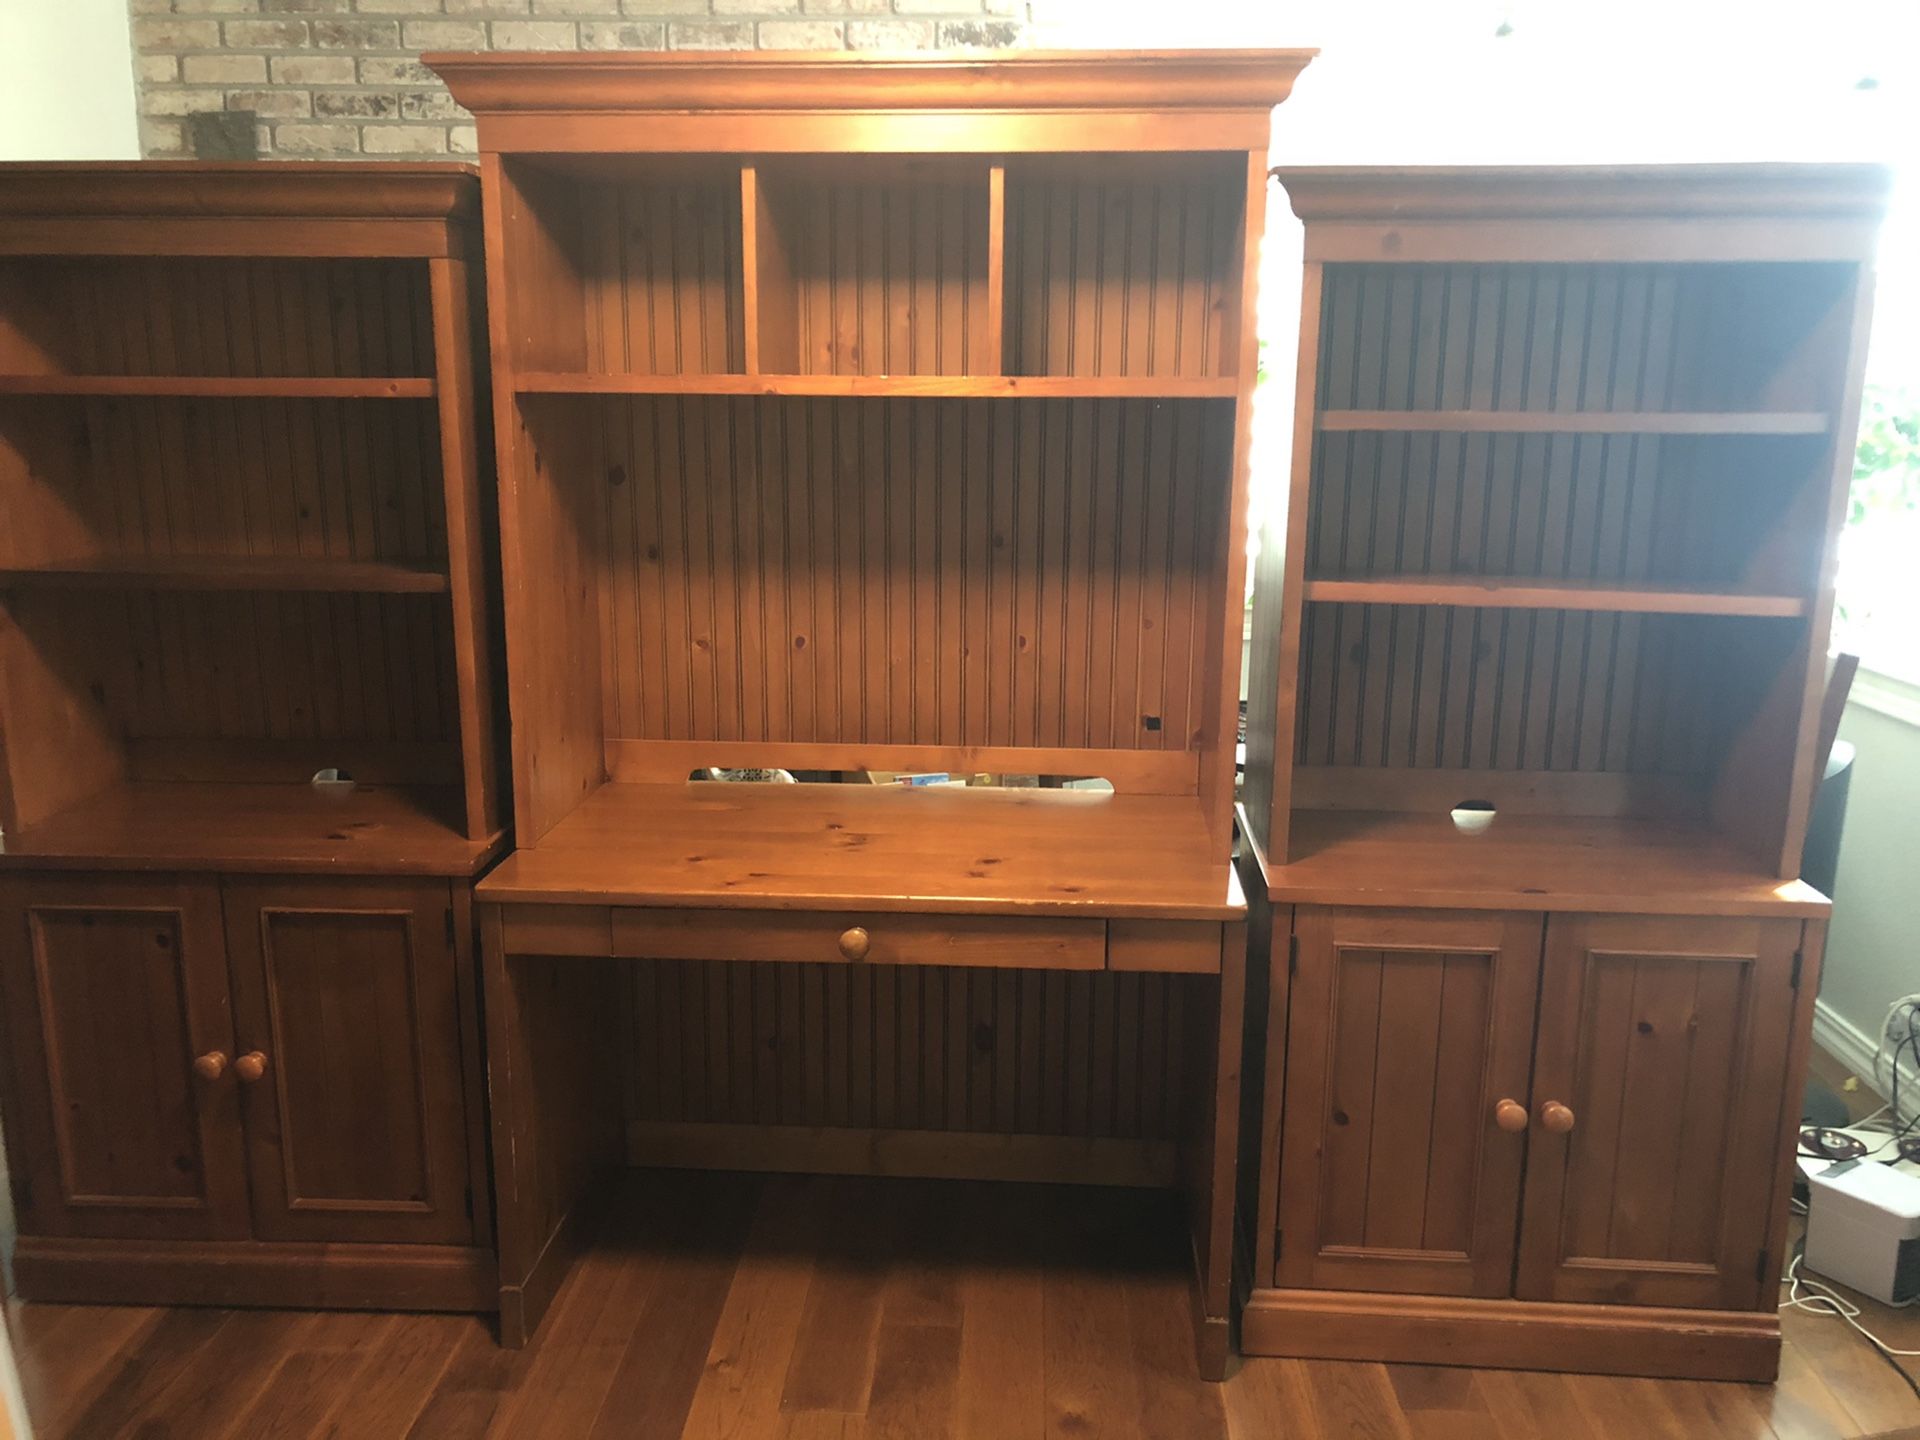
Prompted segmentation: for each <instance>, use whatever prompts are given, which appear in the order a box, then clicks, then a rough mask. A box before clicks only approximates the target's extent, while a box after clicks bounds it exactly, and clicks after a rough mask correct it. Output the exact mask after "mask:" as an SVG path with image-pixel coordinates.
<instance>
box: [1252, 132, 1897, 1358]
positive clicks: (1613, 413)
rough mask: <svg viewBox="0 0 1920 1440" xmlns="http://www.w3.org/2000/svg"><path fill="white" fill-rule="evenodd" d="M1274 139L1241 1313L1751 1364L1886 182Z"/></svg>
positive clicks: (1816, 949) (1784, 1176)
mask: <svg viewBox="0 0 1920 1440" xmlns="http://www.w3.org/2000/svg"><path fill="white" fill-rule="evenodd" d="M1278 174H1279V178H1280V181H1281V184H1282V185H1283V187H1284V188H1285V189H1286V190H1287V193H1288V195H1289V198H1290V199H1291V200H1292V202H1293V205H1294V208H1295V209H1296V211H1297V212H1298V213H1299V214H1300V216H1301V217H1302V219H1303V220H1304V221H1305V222H1306V256H1307V267H1306V273H1305V287H1304V296H1303V300H1304V303H1303V308H1302V315H1301V343H1300V352H1299V372H1298V377H1299V378H1298V390H1297V397H1298V398H1297V405H1296V414H1295V446H1294V454H1293V467H1292V476H1291V493H1290V496H1289V500H1288V503H1287V505H1286V507H1285V511H1284V522H1283V523H1276V524H1275V525H1273V526H1272V527H1271V528H1270V530H1269V532H1268V533H1267V534H1266V535H1264V536H1263V543H1262V551H1261V557H1260V560H1259V561H1258V564H1257V567H1256V587H1255V600H1254V637H1253V656H1254V662H1253V674H1252V676H1251V680H1250V705H1249V719H1248V766H1247V782H1246V787H1245V792H1244V799H1243V807H1242V824H1243V828H1244V830H1245V833H1246V835H1247V837H1248V841H1249V848H1248V853H1247V856H1246V859H1245V863H1244V866H1243V874H1244V878H1245V879H1246V881H1247V886H1248V889H1249V891H1250V920H1249V925H1250V931H1251V932H1252V934H1253V936H1254V953H1253V958H1252V960H1251V961H1250V971H1249V988H1250V993H1252V994H1253V995H1255V996H1256V997H1257V998H1256V1003H1259V1002H1260V1001H1261V1000H1264V1002H1265V1006H1266V1010H1267V1015H1268V1020H1267V1024H1266V1027H1265V1042H1266V1046H1267V1050H1266V1054H1265V1057H1264V1063H1263V1064H1262V1065H1261V1066H1260V1067H1259V1069H1260V1071H1261V1075H1262V1082H1263V1083H1262V1084H1261V1085H1260V1087H1259V1093H1260V1095H1261V1099H1262V1103H1263V1108H1264V1121H1263V1125H1262V1127H1261V1130H1260V1132H1259V1133H1260V1135H1261V1136H1262V1137H1263V1139H1262V1145H1263V1154H1262V1156H1261V1159H1260V1163H1259V1184H1258V1186H1257V1189H1253V1190H1250V1192H1249V1196H1248V1208H1249V1211H1250V1213H1251V1214H1252V1215H1253V1217H1254V1219H1253V1227H1252V1228H1253V1232H1254V1239H1255V1245H1254V1251H1255V1254H1254V1292H1253V1298H1252V1301H1251V1303H1250V1306H1249V1309H1248V1311H1247V1314H1246V1319H1245V1328H1244V1335H1245V1344H1246V1346H1247V1348H1248V1349H1250V1350H1252V1351H1255V1352H1257V1353H1277V1354H1298V1355H1325V1356H1337V1357H1342V1358H1371V1359H1387V1360H1403V1361H1416V1362H1418V1361H1433V1360H1450V1361H1455V1362H1458V1363H1471V1364H1490V1365H1522V1366H1547V1367H1552V1368H1568V1367H1571V1368H1581V1369H1594V1370H1602V1371H1606V1370H1613V1371H1622V1372H1625V1373H1644V1374H1682V1375H1696V1376H1701V1377H1717V1378H1738V1379H1764V1378H1770V1377H1771V1375H1772V1373H1773V1369H1774V1366H1775V1363H1776V1361H1777V1357H1778V1335H1779V1331H1778V1319H1777V1316H1776V1314H1775V1312H1774V1309H1773V1298H1774V1297H1773V1281H1774V1279H1775V1278H1776V1277H1777V1276H1778V1274H1779V1270H1780V1267H1781V1264H1782V1262H1783V1260H1784V1258H1785V1246H1784V1235H1783V1229H1782V1227H1783V1225H1784V1217H1785V1208H1786V1207H1785V1195H1786V1188H1785V1187H1786V1185H1787V1182H1788V1179H1789V1176H1788V1168H1787V1167H1788V1165H1789V1164H1790V1157H1791V1153H1792V1149H1793V1146H1792V1143H1791V1136H1792V1133H1793V1126H1794V1124H1795V1121H1796V1119H1797V1116H1798V1108H1797V1098H1798V1084H1799V1077H1800V1075H1801V1074H1802V1070H1803V1066H1804V1060H1805V1055H1806V1050H1807V1045H1808V1035H1809V1027H1810V1024H1811V1007H1812V997H1813V993H1814V989H1815V986H1816V983H1817V974H1818V963H1819V957H1820V952H1821V946H1822V942H1823V938H1824V932H1825V917H1826V914H1827V911H1828V906H1827V902H1826V900H1825V898H1824V897H1823V896H1820V895H1818V894H1817V893H1815V892H1814V891H1813V890H1811V889H1810V888H1809V887H1807V886H1806V885H1805V884H1803V883H1801V882H1800V881H1799V880H1798V879H1797V878H1796V877H1797V876H1798V873H1799V866H1800V854H1801V848H1802V845H1803V842H1804V837H1805V829H1806V817H1807V810H1808V806H1809V803H1810V801H1811V798H1812V793H1813V788H1814V783H1815V780H1816V778H1817V775H1818V773H1819V769H1820V765H1821V763H1822V757H1820V756H1817V755H1816V754H1815V750H1816V748H1817V745H1816V734H1817V721H1818V717H1819V714H1820V707H1821V703H1822V700H1823V698H1824V696H1823V690H1824V683H1825V673H1826V667H1825V661H1826V650H1827V639H1828V628H1829V621H1830V617H1831V612H1832V603H1833V600H1832V586H1833V569H1832V566H1833V555H1834V542H1835V539H1836V536H1837V531H1838V526H1839V523H1840V520H1841V518H1842V516H1843V514H1844V509H1845V497H1846V487H1847V483H1848V480H1849V478H1850V476H1851V468H1852V467H1851V455H1852V437H1853V433H1854V428H1855V425H1856V423H1857V410H1858V398H1859V385H1860V376H1861V370H1862V364H1863V361H1864V357H1865V350H1866V315H1867V302H1868V297H1869V294H1870V285H1871V281H1870V261H1871V256H1872V253H1873V243H1874V231H1875V226H1876V224H1877V221H1878V216H1879V213H1880V210H1881V208H1882V207H1883V205H1884V196H1885V176H1884V175H1883V174H1882V173H1880V172H1877V171H1874V170H1871V169H1867V168H1861V167H1844V166H1843V167H1811V166H1809V167H1795V166H1728V167H1675V168H1668V169H1647V170H1622V171H1605V170H1572V171H1553V170H1537V171H1529V170H1437V171H1436V170H1429V171H1384V170H1353V171H1343V170H1291V171H1281V172H1278ZM1465 801H1481V802H1492V803H1493V804H1494V805H1495V806H1496V807H1497V814H1496V817H1495V818H1494V820H1493V823H1492V826H1491V828H1490V829H1489V830H1487V831H1486V833H1484V834H1474V833H1466V832H1464V831H1463V830H1462V829H1461V828H1459V827H1456V825H1455V824H1454V823H1453V822H1452V820H1451V819H1450V818H1449V811H1450V810H1451V809H1452V808H1453V807H1454V806H1456V805H1458V804H1461V803H1462V802H1465ZM1252 1068H1253V1067H1252V1066H1251V1065H1250V1069H1252ZM1652 1077H1658V1080H1657V1083H1656V1081H1655V1080H1654V1079H1653V1078H1652ZM1675 1096H1680V1097H1683V1098H1682V1100H1681V1101H1680V1103H1678V1104H1676V1103H1675V1101H1674V1097H1675ZM1436 1097H1438V1098H1437V1099H1436ZM1383 1154H1391V1155H1393V1156H1394V1157H1395V1160H1394V1166H1393V1169H1392V1171H1391V1172H1390V1173H1391V1174H1392V1175H1393V1177H1394V1179H1393V1182H1392V1184H1391V1186H1389V1187H1382V1186H1381V1185H1380V1184H1379V1183H1378V1182H1377V1181H1376V1180H1369V1178H1368V1173H1369V1172H1368V1169H1367V1159H1368V1156H1369V1155H1375V1156H1378V1155H1383ZM1375 1168H1376V1170H1377V1166H1376V1167H1375Z"/></svg>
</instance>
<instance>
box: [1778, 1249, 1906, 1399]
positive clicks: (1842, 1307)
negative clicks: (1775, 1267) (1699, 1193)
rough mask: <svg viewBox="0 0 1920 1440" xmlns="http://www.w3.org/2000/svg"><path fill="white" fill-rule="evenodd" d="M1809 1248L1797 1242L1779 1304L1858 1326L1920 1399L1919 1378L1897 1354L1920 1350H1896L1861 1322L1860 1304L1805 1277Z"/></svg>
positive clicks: (1782, 1279) (1902, 1355)
mask: <svg viewBox="0 0 1920 1440" xmlns="http://www.w3.org/2000/svg"><path fill="white" fill-rule="evenodd" d="M1806 1251H1807V1247H1806V1243H1805V1242H1804V1241H1803V1242H1801V1244H1799V1245H1798V1246H1796V1247H1795V1248H1794V1252H1793V1261H1792V1263H1791V1264H1789V1265H1788V1266H1787V1272H1786V1274H1784V1275H1782V1276H1781V1277H1780V1283H1781V1284H1782V1285H1785V1286H1786V1287H1787V1298H1786V1299H1784V1300H1782V1301H1781V1302H1780V1308H1781V1309H1782V1310H1803V1311H1805V1312H1806V1313H1807V1314H1809V1315H1837V1316H1839V1318H1840V1319H1842V1320H1844V1321H1846V1322H1847V1324H1849V1325H1851V1326H1852V1327H1853V1328H1854V1329H1855V1330H1858V1331H1859V1332H1860V1334H1861V1335H1862V1336H1864V1337H1865V1338H1866V1341H1867V1343H1868V1344H1869V1345H1871V1346H1873V1349H1874V1353H1875V1354H1876V1355H1878V1356H1879V1357H1880V1358H1881V1359H1882V1360H1884V1361H1886V1362H1887V1364H1888V1365H1890V1366H1892V1367H1893V1373H1894V1374H1896V1375H1898V1376H1899V1377H1900V1378H1901V1380H1902V1381H1904V1382H1905V1384H1906V1387H1907V1389H1909V1390H1911V1391H1912V1392H1913V1398H1914V1399H1915V1400H1920V1380H1916V1379H1915V1378H1914V1377H1913V1374H1912V1372H1911V1371H1909V1370H1908V1369H1907V1367H1906V1366H1904V1365H1902V1364H1901V1363H1900V1360H1899V1359H1898V1358H1896V1357H1905V1358H1913V1357H1917V1356H1920V1350H1895V1349H1894V1348H1893V1347H1892V1346H1891V1345H1889V1344H1887V1342H1886V1341H1884V1340H1882V1339H1881V1338H1880V1337H1879V1336H1878V1335H1876V1334H1874V1333H1873V1332H1872V1331H1871V1330H1869V1329H1867V1327H1866V1326H1864V1325H1862V1324H1861V1323H1860V1319H1859V1316H1860V1307H1859V1306H1858V1305H1856V1304H1854V1303H1853V1302H1852V1301H1851V1300H1849V1299H1847V1298H1846V1297H1845V1296H1844V1295H1842V1294H1840V1292H1839V1291H1837V1290H1833V1289H1831V1288H1829V1287H1828V1286H1825V1285H1822V1284H1821V1283H1820V1282H1819V1281H1818V1280H1806V1279H1802V1278H1801V1275H1800V1261H1801V1260H1802V1259H1803V1258H1804V1257H1805V1255H1806ZM1802 1286H1805V1287H1806V1288H1807V1289H1808V1290H1810V1291H1812V1292H1814V1293H1812V1294H1809V1295H1802V1294H1801V1293H1800V1289H1801V1287H1802ZM1905 1303H1906V1304H1907V1305H1911V1304H1913V1303H1914V1302H1913V1301H1911V1300H1908V1301H1906V1302H1905ZM1896 1308H1899V1307H1896Z"/></svg>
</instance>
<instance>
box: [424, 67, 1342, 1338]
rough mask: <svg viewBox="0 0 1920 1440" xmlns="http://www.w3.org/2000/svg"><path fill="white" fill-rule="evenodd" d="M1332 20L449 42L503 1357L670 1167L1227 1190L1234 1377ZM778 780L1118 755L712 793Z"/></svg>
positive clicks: (1203, 1248) (1207, 1205) (1219, 1214)
mask: <svg viewBox="0 0 1920 1440" xmlns="http://www.w3.org/2000/svg"><path fill="white" fill-rule="evenodd" d="M1309 53H1310V52H1251V53H1240V52H1236V53H1233V54H1217V53H1210V52H1183V53H1177V54H1133V53H1128V54H1113V55H1105V54H1069V55H1049V54H1043V53H1033V54H1022V55H1012V56H1007V57H1004V58H999V57H997V58H995V59H994V60H993V61H991V62H983V61H981V60H979V59H976V58H958V59H956V58H951V57H943V58H913V59H888V58H871V57H848V56H841V55H833V56H816V55H807V56H788V55H764V54H763V55H745V56H738V57H733V56H729V57H727V58H726V59H725V60H724V61H721V60H717V59H716V58H714V57H711V56H704V55H692V54H676V55H638V54H634V55H619V56H605V57H600V56H523V55H504V54H495V55H485V56H448V55H439V56H428V57H426V58H427V63H429V64H430V65H432V66H433V67H434V68H435V69H436V70H438V71H439V72H440V73H441V74H442V75H444V76H445V77H446V78H447V81H448V83H449V85H450V86H451V87H452V90H453V93H454V95H455V97H456V98H457V99H458V100H459V101H460V103H461V104H462V105H464V106H466V107H467V108H468V109H470V110H472V111H473V112H474V114H475V117H476V120H477V123H478V128H479V143H480V149H481V152H482V158H483V165H484V167H485V178H486V187H485V189H486V200H487V217H486V219H487V230H486V233H487V246H488V262H489V263H488V275H489V283H490V287H491V301H492V303H491V306H490V312H491V315H492V323H493V363H494V371H493V373H494V394H495V415H496V430H497V435H498V441H499V447H500V485H501V525H502V534H503V564H504V570H505V578H506V621H507V652H508V663H509V675H510V681H511V697H512V714H513V739H514V747H515V751H514V767H513V769H514V778H515V787H516V816H517V820H518V844H519V848H518V849H517V850H516V851H515V852H514V853H513V854H512V855H511V856H509V857H508V858H507V859H506V860H505V861H504V862H503V863H502V865H501V867H500V868H499V869H498V870H497V871H496V872H494V874H493V875H491V876H490V877H489V878H488V879H487V881H486V882H485V883H484V887H483V889H482V891H481V898H482V900H483V902H484V905H483V911H484V914H483V925H484V933H485V937H486V944H485V946H484V949H485V963H486V967H487V979H486V991H487V1002H488V1003H487V1020H488V1027H489V1046H488V1061H489V1071H490V1086H491V1094H492V1099H493V1107H494V1108H493V1121H494V1149H493V1153H494V1157H495V1163H496V1167H497V1168H496V1184H497V1193H498V1196H499V1212H500V1244H501V1256H502V1268H501V1306H502V1333H503V1337H504V1338H505V1339H506V1340H507V1342H508V1343H510V1344H512V1343H519V1342H520V1341H521V1340H523V1339H524V1338H525V1336H526V1334H527V1333H528V1332H529V1331H530V1330H531V1329H532V1328H533V1327H535V1326H536V1325H537V1324H538V1323H539V1319H540V1316H541V1314H542V1313H543V1311H544V1310H545V1308H546V1306H547V1304H548V1302H549V1300H550V1299H551V1297H552V1294H553V1292H554V1289H555V1288H556V1286H557V1285H558V1283H559V1280H560V1278H561V1276H562V1275H563V1274H564V1272H565V1268H566V1265H567V1262H568V1257H569V1255H570V1254H571V1252H572V1248H573V1247H574V1246H575V1245H576V1244H577V1243H579V1240H580V1237H581V1235H582V1234H583V1233H584V1223H583V1220H582V1218H581V1217H582V1216H583V1215H585V1214H587V1213H589V1212H588V1209H587V1207H586V1197H587V1196H588V1195H589V1194H590V1192H591V1190H592V1182H593V1181H594V1180H595V1179H596V1178H597V1177H598V1176H600V1175H601V1174H602V1173H604V1172H605V1171H607V1170H608V1169H610V1168H613V1167H617V1166H619V1165H622V1164H628V1163H634V1164H655V1165H694V1166H725V1167H735V1168H740V1167H748V1168H783V1169H802V1170H807V1169H811V1170H843V1171H856V1172H875V1173H890V1174H911V1175H923V1176H929V1175H930V1176H984V1177H1000V1178H1010V1179H1033V1180H1085V1181H1094V1182H1102V1183H1124V1184H1137V1185H1152V1186H1164V1187H1169V1188H1173V1187H1176V1186H1181V1187H1184V1188H1185V1190H1186V1191H1187V1194H1188V1196H1189V1209H1190V1214H1191V1220H1192V1223H1193V1228H1194V1235H1195V1254H1196V1262H1197V1267H1198V1272H1199V1289H1198V1294H1197V1303H1196V1310H1197V1315H1198V1318H1199V1322H1200V1335H1201V1349H1202V1356H1203V1360H1202V1363H1203V1368H1205V1369H1206V1370H1207V1371H1209V1373H1215V1374H1217V1373H1218V1372H1219V1370H1220V1368H1221V1367H1222V1366H1223V1365H1224V1363H1225V1354H1226V1345H1227V1310H1228V1303H1229V1298H1230V1297H1229V1282H1230V1276H1231V1240H1232V1225H1231V1213H1232V1183H1233V1170H1234V1164H1235V1156H1236V1146H1237V1124H1238V1106H1239V1104H1240V1076H1239V1049H1240V1043H1241V1025H1242V994H1241V987H1242V974H1243V967H1244V951H1245V946H1244V940H1243V938H1242V934H1241V931H1242V922H1243V919H1244V915H1245V902H1244V900H1243V899H1242V897H1241V896H1240V894H1239V892H1238V890H1237V888H1236V886H1235V883H1234V879H1233V874H1232V870H1231V866H1230V863H1229V847H1230V837H1231V829H1232V825H1231V820H1232V805H1233V793H1234V792H1233V784H1234V758H1235V757H1234V747H1235V739H1236V726H1237V705H1238V693H1239V692H1238V680H1239V673H1238V672H1239V663H1238V659H1239V653H1240V625H1241V618H1240V617H1241V612H1242V594H1243V580H1244V543H1243V542H1244V530H1245V513H1246V438H1247V417H1248V409H1249V404H1250V395H1251V391H1252V387H1253V383H1254V377H1255V337H1254V332H1253V325H1252V315H1253V299H1254V295H1253V290H1254V274H1255V263H1256V251H1257V247H1258V243H1259V239H1260V234H1261V225H1262V220H1263V213H1264V212H1263V206H1264V200H1265V193H1266V177H1265V154H1266V145H1267V134H1268V126H1269V112H1270V111H1271V109H1272V107H1273V106H1274V105H1275V104H1277V103H1279V101H1281V100H1282V99H1283V98H1285V96H1286V94H1287V91H1288V89H1289V88H1290V86H1291V84H1292V81H1293V78H1294V76H1295V75H1296V74H1297V73H1298V71H1299V70H1300V68H1301V67H1302V66H1303V65H1304V64H1305V63H1306V61H1307V59H1308V58H1309ZM769 766H780V767H790V768H792V769H795V770H802V771H809V772H830V773H833V774H838V775H841V776H843V777H845V776H847V775H848V774H849V772H860V771H863V770H868V769H884V770H890V771H903V770H911V771H943V770H944V771H954V772H960V773H963V774H965V773H969V772H975V771H988V772H1008V773H1014V774H1032V775H1040V776H1067V777H1088V776H1098V777H1104V778H1106V779H1107V780H1109V781H1111V783H1112V786H1113V793H1111V794H1090V793H1085V792H1083V791H1074V790H1065V789H1057V788H1036V789H1028V790H1010V791H992V790H987V789H982V788H967V789H949V790H937V791H916V790H910V789H904V788H899V787H888V786H878V785H862V784H796V785H776V784H733V783H726V784H713V783H689V780H688V777H689V774H690V773H693V772H698V771H703V770H704V769H705V768H706V767H769ZM553 957H568V958H563V959H555V958H553Z"/></svg>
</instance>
